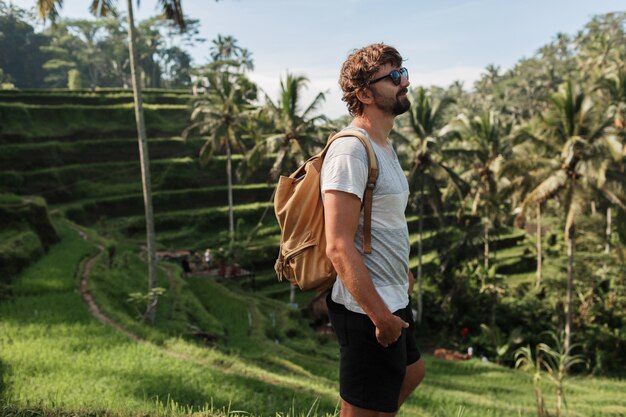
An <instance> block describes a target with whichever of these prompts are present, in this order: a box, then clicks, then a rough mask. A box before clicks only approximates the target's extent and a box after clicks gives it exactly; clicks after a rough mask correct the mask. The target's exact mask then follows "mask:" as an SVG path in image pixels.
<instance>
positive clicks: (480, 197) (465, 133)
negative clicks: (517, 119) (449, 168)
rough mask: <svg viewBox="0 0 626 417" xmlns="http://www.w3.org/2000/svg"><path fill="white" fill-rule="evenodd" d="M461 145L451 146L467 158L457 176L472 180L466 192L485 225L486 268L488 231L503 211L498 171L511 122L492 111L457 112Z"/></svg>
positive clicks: (507, 151)
mask: <svg viewBox="0 0 626 417" xmlns="http://www.w3.org/2000/svg"><path fill="white" fill-rule="evenodd" d="M452 126H453V127H452V128H453V129H455V131H456V132H457V134H458V136H459V138H460V139H461V147H460V148H456V149H455V150H454V154H455V155H456V156H457V157H459V158H466V159H467V158H469V161H471V162H470V163H471V167H470V169H469V170H467V171H465V172H464V173H462V174H461V175H460V176H461V178H463V179H464V180H465V181H467V182H469V183H473V184H474V187H472V190H471V191H470V193H469V194H468V197H470V198H471V199H472V203H471V207H472V214H477V213H480V215H481V217H482V219H483V227H484V270H485V271H488V270H489V231H490V230H491V229H492V228H497V227H498V226H499V225H500V216H501V214H502V213H501V212H502V203H501V200H502V199H501V195H500V192H499V186H500V185H499V184H498V172H499V170H500V169H501V166H502V164H503V162H504V161H506V160H507V159H509V157H510V155H511V144H512V143H511V141H510V134H511V130H512V126H511V123H508V122H505V121H503V119H502V118H501V117H500V115H499V114H498V113H496V112H495V111H492V110H491V111H487V112H482V113H481V114H479V115H477V116H474V117H473V118H471V119H470V118H469V117H467V116H466V115H460V116H458V117H457V120H456V121H455V122H454V123H453V124H452Z"/></svg>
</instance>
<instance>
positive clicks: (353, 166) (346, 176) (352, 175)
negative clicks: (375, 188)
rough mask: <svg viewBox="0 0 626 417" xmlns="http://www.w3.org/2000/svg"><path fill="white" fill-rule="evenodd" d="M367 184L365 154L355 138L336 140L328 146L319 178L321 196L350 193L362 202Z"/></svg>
mask: <svg viewBox="0 0 626 417" xmlns="http://www.w3.org/2000/svg"><path fill="white" fill-rule="evenodd" d="M366 184H367V153H366V151H365V147H364V146H363V144H362V143H361V141H360V140H359V139H357V138H355V137H346V138H340V139H337V140H336V141H335V142H333V143H332V144H331V145H330V148H329V149H328V152H327V154H326V157H325V158H324V163H323V164H322V172H321V177H320V188H321V191H322V195H324V192H325V191H329V190H336V191H343V192H346V193H351V194H354V195H356V196H357V197H359V199H360V200H361V201H363V194H364V192H365V186H366Z"/></svg>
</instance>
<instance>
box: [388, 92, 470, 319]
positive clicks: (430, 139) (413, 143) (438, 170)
mask: <svg viewBox="0 0 626 417" xmlns="http://www.w3.org/2000/svg"><path fill="white" fill-rule="evenodd" d="M454 103H455V100H454V99H452V98H450V97H444V98H442V99H441V100H438V101H435V102H434V103H433V104H432V105H431V99H430V97H429V96H428V95H427V93H426V90H425V89H424V88H423V87H419V88H418V89H417V91H416V93H415V100H414V101H413V105H412V106H411V109H410V111H409V112H408V114H409V125H408V126H407V127H406V128H405V129H403V130H398V131H394V133H393V134H394V136H396V137H398V138H399V139H400V140H401V141H402V142H404V143H407V144H408V145H409V147H410V149H411V151H410V160H411V162H410V167H411V168H410V173H409V178H408V181H409V186H410V187H411V188H412V189H413V190H414V191H415V190H416V189H417V190H418V191H419V194H418V210H419V212H418V231H417V258H418V263H417V273H416V276H417V322H418V323H421V321H422V311H423V303H422V292H423V291H422V284H423V277H422V258H423V247H422V246H423V245H422V235H423V230H424V202H425V201H424V197H426V199H427V200H428V202H429V203H430V205H431V206H432V207H433V211H434V212H435V213H436V214H437V215H438V217H439V220H440V223H441V224H443V202H442V195H441V192H440V191H439V182H440V181H441V180H445V179H447V180H448V181H449V182H450V183H451V184H453V185H454V186H455V188H456V189H457V190H458V191H459V193H460V194H461V195H462V196H464V194H465V193H466V192H467V189H468V186H467V184H465V182H464V181H463V180H461V179H460V178H459V177H458V176H457V175H456V174H455V173H454V171H452V170H451V169H450V168H448V167H447V166H446V165H445V164H444V163H443V158H442V154H441V142H442V141H443V140H445V135H443V134H441V133H440V128H441V125H442V124H443V120H442V116H443V113H444V112H445V111H446V109H447V108H448V107H449V106H450V105H452V104H454ZM408 136H410V138H409V137H408ZM425 186H426V187H427V188H428V194H427V195H426V196H425V195H424V187H425ZM462 198H463V197H461V199H462Z"/></svg>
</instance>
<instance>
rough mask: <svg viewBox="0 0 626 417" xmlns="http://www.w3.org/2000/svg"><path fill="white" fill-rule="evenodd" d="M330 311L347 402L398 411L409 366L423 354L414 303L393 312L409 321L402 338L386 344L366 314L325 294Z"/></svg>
mask: <svg viewBox="0 0 626 417" xmlns="http://www.w3.org/2000/svg"><path fill="white" fill-rule="evenodd" d="M326 303H327V304H328V314H329V316H330V321H331V324H332V325H333V328H334V330H335V334H336V335H337V340H338V341H339V345H340V352H341V360H340V366H339V393H340V395H341V398H342V399H343V400H345V401H346V402H348V403H350V404H352V405H354V406H357V407H360V408H365V409H367V410H374V411H382V412H386V413H391V412H395V411H396V410H397V409H398V400H399V397H400V387H401V386H402V381H403V380H404V375H405V374H406V367H407V366H408V365H410V364H412V363H415V362H417V361H418V360H419V359H420V357H421V355H420V352H419V350H418V349H417V344H416V342H415V325H414V323H413V314H412V312H411V304H410V303H409V305H408V306H407V307H406V308H403V309H401V310H398V311H396V312H394V313H393V314H395V315H396V316H399V317H400V318H402V319H403V320H404V321H406V322H407V323H409V327H408V328H407V329H403V330H402V335H401V336H400V338H399V339H398V340H397V341H396V342H394V343H392V344H391V345H389V346H388V347H386V348H385V347H383V346H382V345H381V344H380V343H378V340H377V339H376V327H375V326H374V323H372V321H371V320H370V318H369V317H368V316H367V315H366V314H360V313H355V312H352V311H350V310H348V309H346V308H345V307H344V306H343V305H341V304H337V303H335V302H334V301H333V300H332V299H331V296H330V294H328V296H327V297H326Z"/></svg>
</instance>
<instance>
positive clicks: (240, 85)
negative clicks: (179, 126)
mask: <svg viewBox="0 0 626 417" xmlns="http://www.w3.org/2000/svg"><path fill="white" fill-rule="evenodd" d="M206 77H207V80H208V82H209V88H208V94H207V96H206V98H205V99H203V100H199V101H197V102H195V104H194V107H195V108H194V111H193V113H192V114H191V120H192V122H193V123H192V125H191V126H189V127H188V128H187V129H185V131H184V132H183V136H187V135H188V134H189V133H190V132H191V131H192V130H198V132H199V133H201V134H209V135H210V136H209V138H208V139H207V141H206V142H205V144H204V146H203V147H202V149H201V150H200V162H201V163H202V164H204V165H206V164H208V163H209V161H210V160H211V159H212V157H213V153H214V151H215V150H217V149H224V150H225V152H226V177H227V181H228V230H229V239H230V246H231V248H232V245H233V243H234V241H235V222H234V214H233V172H232V153H233V149H235V150H236V151H238V152H239V153H241V154H245V144H244V142H243V140H242V134H243V133H244V130H245V129H244V127H245V126H246V123H247V120H246V119H247V118H248V116H249V113H250V110H251V109H252V106H251V102H252V101H253V100H255V99H256V95H257V89H256V86H255V85H254V84H253V83H252V82H251V81H250V80H248V79H247V78H246V77H245V76H244V75H243V74H241V73H239V72H236V71H229V69H228V67H218V68H217V69H213V70H210V71H209V72H208V73H207V74H206Z"/></svg>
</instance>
